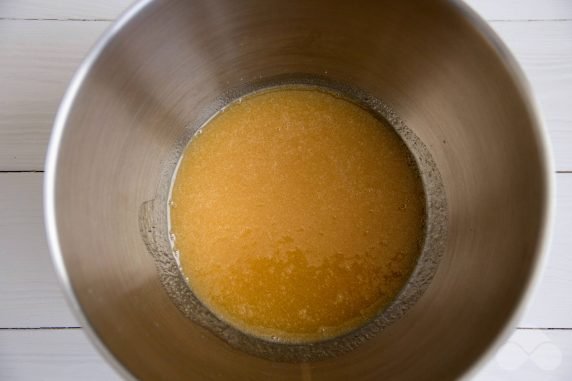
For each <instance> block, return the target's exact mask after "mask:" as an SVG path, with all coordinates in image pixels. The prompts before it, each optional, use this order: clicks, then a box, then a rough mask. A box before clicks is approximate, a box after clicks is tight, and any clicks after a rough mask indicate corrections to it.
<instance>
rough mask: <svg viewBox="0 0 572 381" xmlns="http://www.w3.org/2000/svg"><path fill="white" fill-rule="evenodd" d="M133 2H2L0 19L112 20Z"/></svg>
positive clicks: (111, 0)
mask: <svg viewBox="0 0 572 381" xmlns="http://www.w3.org/2000/svg"><path fill="white" fill-rule="evenodd" d="M132 2H133V0H97V1H93V0H88V1H78V0H58V1H46V0H2V2H1V3H0V18H11V19H25V20H37V19H57V20H70V19H75V20H114V19H115V18H116V17H117V16H119V15H120V14H121V12H123V10H125V9H126V8H127V7H128V6H129V5H130V4H131V3H132Z"/></svg>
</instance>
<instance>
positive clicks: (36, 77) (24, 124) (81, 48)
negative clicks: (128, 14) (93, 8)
mask: <svg viewBox="0 0 572 381" xmlns="http://www.w3.org/2000/svg"><path fill="white" fill-rule="evenodd" d="M108 24H109V23H103V22H79V21H68V22H61V21H34V22H31V21H0V84H1V86H0V170H41V169H43V162H44V156H45V149H46V145H47V141H48V137H49V133H50V131H51V127H52V123H53V119H54V116H55V112H56V110H57V108H58V104H59V102H60V100H61V98H62V96H63V94H64V91H65V89H66V86H67V83H68V82H69V81H70V79H71V77H72V75H73V73H74V71H75V69H76V68H77V66H78V65H79V63H80V62H81V59H82V58H83V56H84V55H85V54H86V53H87V51H88V50H89V48H90V47H91V45H92V44H93V43H94V42H95V40H96V38H97V37H98V36H99V35H100V34H101V32H103V30H104V29H105V28H106V27H107V25H108Z"/></svg>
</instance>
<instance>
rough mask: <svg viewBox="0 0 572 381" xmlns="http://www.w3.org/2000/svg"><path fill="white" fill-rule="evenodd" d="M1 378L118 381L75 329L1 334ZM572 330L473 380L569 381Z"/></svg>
mask: <svg viewBox="0 0 572 381" xmlns="http://www.w3.org/2000/svg"><path fill="white" fill-rule="evenodd" d="M0 343H1V344H0V379H3V380H44V381H49V380H54V381H56V380H57V381H76V380H86V381H89V380H94V381H99V380H120V377H119V376H118V375H117V374H116V373H115V371H114V370H113V369H112V368H111V367H110V365H108V364H107V363H106V362H105V361H104V360H103V358H101V356H100V355H99V354H98V353H97V352H96V351H95V349H94V348H93V346H92V345H91V343H89V341H88V340H87V338H86V337H85V336H84V334H83V332H82V331H81V330H79V329H77V330H23V331H22V330H3V331H0ZM570 374H572V331H569V330H565V331H562V330H549V331H544V330H518V331H516V332H515V333H514V334H513V335H512V336H511V337H510V338H509V339H508V340H507V342H506V343H505V344H504V345H503V346H501V348H500V350H499V351H498V352H497V353H496V354H494V355H493V356H492V357H491V359H490V360H489V361H488V362H487V363H486V364H484V366H483V368H482V369H480V370H479V371H478V372H477V373H476V374H475V376H474V377H473V378H472V381H537V380H568V379H569V376H570Z"/></svg>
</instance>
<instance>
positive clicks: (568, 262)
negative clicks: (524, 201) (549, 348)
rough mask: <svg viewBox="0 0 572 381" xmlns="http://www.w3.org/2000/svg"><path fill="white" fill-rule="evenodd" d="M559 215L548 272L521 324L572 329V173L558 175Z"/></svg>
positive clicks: (543, 277)
mask: <svg viewBox="0 0 572 381" xmlns="http://www.w3.org/2000/svg"><path fill="white" fill-rule="evenodd" d="M556 180H557V181H556V185H557V192H556V193H557V195H556V216H555V220H554V231H553V233H552V245H551V249H550V252H549V255H548V260H547V262H546V267H545V269H544V274H543V276H542V279H541V281H540V283H539V284H538V288H537V289H536V290H535V295H534V297H533V299H532V300H531V302H530V304H529V306H528V308H527V311H526V312H525V314H524V316H523V319H522V320H521V322H520V324H519V326H520V327H530V328H536V327H539V328H551V327H556V328H572V298H570V290H572V276H571V274H572V255H570V254H571V250H572V234H570V232H572V174H570V173H565V174H558V175H557V176H556Z"/></svg>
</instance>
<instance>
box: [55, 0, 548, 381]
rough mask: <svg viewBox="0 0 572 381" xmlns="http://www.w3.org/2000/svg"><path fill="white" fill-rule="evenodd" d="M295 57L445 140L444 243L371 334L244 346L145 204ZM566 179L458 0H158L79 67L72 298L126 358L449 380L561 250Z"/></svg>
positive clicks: (59, 154)
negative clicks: (184, 309) (217, 120)
mask: <svg viewBox="0 0 572 381" xmlns="http://www.w3.org/2000/svg"><path fill="white" fill-rule="evenodd" d="M292 73H298V74H306V75H316V76H321V77H325V78H329V79H332V80H335V81H338V82H340V83H346V84H349V85H351V86H356V87H358V88H360V89H362V90H363V91H365V92H367V93H369V94H371V95H372V96H373V97H376V98H379V99H381V100H383V101H385V102H386V103H387V104H389V105H390V106H391V107H392V109H393V110H394V111H395V112H396V113H397V114H398V115H399V116H400V117H401V119H402V120H403V121H404V122H405V123H406V124H407V126H408V127H409V128H410V129H411V130H413V131H414V133H415V134H416V135H417V136H418V137H419V138H420V139H421V140H422V141H423V142H424V143H425V145H426V147H427V148H428V150H429V151H430V153H431V155H432V156H433V158H434V160H435V162H436V164H437V167H438V169H439V171H440V173H441V176H442V179H443V185H444V188H445V195H446V199H447V204H448V209H447V213H448V222H447V246H446V251H445V253H444V255H443V258H442V260H441V263H440V265H439V267H438V270H437V273H436V275H435V277H434V279H433V281H432V283H431V285H430V286H429V288H428V289H427V291H426V292H425V293H424V294H423V296H422V297H421V298H420V299H419V300H418V301H417V303H416V304H415V305H414V306H413V307H412V308H411V309H410V310H408V311H407V313H406V314H405V315H404V316H403V317H402V318H401V319H399V320H398V321H397V322H395V323H393V324H392V325H391V326H389V327H388V328H386V329H384V330H383V331H381V332H380V333H379V334H377V335H376V336H375V337H374V338H372V339H371V340H368V341H367V342H365V343H364V344H362V345H361V346H359V347H358V348H357V349H355V350H353V351H350V352H348V353H345V354H342V355H340V356H337V357H333V358H329V359H326V360H323V361H314V362H305V363H299V362H279V361H270V360H268V359H264V358H261V357H257V356H252V355H249V354H247V353H246V352H244V351H241V350H238V349H236V348H235V347H234V346H230V345H228V344H227V343H226V342H224V341H223V340H221V339H219V338H218V337H217V336H215V335H213V334H211V333H210V331H208V330H206V329H204V328H202V327H201V326H199V325H197V324H195V323H193V321H192V320H189V319H187V318H185V316H183V314H182V313H181V312H180V310H179V309H177V308H176V306H175V305H174V304H173V303H172V302H171V299H170V298H169V297H168V295H167V293H166V292H165V289H164V288H163V286H162V284H161V282H160V279H159V275H158V271H157V268H156V264H155V262H154V260H153V258H152V256H151V255H149V253H148V252H147V248H146V246H145V243H144V240H143V238H142V235H141V232H140V225H139V222H138V218H139V213H140V208H141V205H143V204H144V203H145V202H147V201H149V200H154V199H156V198H157V197H159V196H160V195H159V193H161V192H162V188H161V186H160V185H159V184H161V182H162V181H163V180H162V179H164V178H165V177H168V175H169V173H168V171H169V170H168V169H166V168H172V163H173V160H174V158H173V155H174V152H177V149H180V145H181V142H182V141H184V140H185V139H186V138H188V136H189V134H190V133H191V132H192V131H193V130H194V129H195V128H196V127H198V126H199V125H200V123H201V122H202V121H204V120H205V119H206V118H207V117H208V116H209V115H210V113H212V111H213V109H214V107H216V105H217V104H218V103H220V100H219V97H220V95H221V94H225V93H227V92H228V91H229V90H230V89H238V88H240V87H241V86H244V85H245V84H249V83H253V82H256V81H260V80H265V79H268V78H273V77H276V76H281V75H288V74H292ZM217 102H218V103H217ZM175 159H176V158H175ZM552 189H553V185H552V177H551V165H550V160H549V154H548V149H547V143H546V136H545V132H544V130H543V129H542V126H541V123H540V121H539V118H538V114H537V110H536V109H535V106H534V104H533V101H532V99H531V96H530V93H529V90H528V88H527V86H526V84H525V81H524V80H523V77H522V75H521V73H520V70H519V69H518V67H517V65H516V64H515V62H514V60H513V59H512V58H511V56H510V55H509V54H508V53H507V51H506V48H504V46H503V45H502V43H500V41H499V39H498V38H497V37H496V36H495V35H494V33H493V32H492V31H491V30H490V28H489V27H487V25H486V24H485V23H484V22H482V21H481V20H480V19H479V18H478V17H477V16H476V15H475V14H474V13H473V12H472V11H470V10H469V9H468V8H467V7H466V6H464V5H463V4H460V3H458V2H455V1H414V2H413V1H368V2H366V1H364V2H357V3H356V2H345V1H326V0H315V1H304V0H292V1H257V0H242V1H234V0H217V1H212V0H188V1H183V0H181V1H160V0H156V1H154V0H149V1H142V2H140V3H138V4H137V5H135V6H134V7H132V8H131V9H130V10H129V11H128V12H127V13H125V14H124V15H123V16H122V17H121V18H120V19H119V20H118V21H117V22H116V23H115V24H114V25H113V26H112V27H111V28H110V29H109V30H108V31H107V33H106V34H105V35H104V36H103V37H102V38H101V39H100V41H99V42H98V44H97V45H96V46H95V47H94V49H93V50H92V52H91V53H90V54H89V56H88V57H87V59H86V60H85V61H84V63H83V64H82V65H81V67H80V69H79V71H78V73H77V75H76V76H75V78H74V79H73V81H72V83H71V85H70V87H69V90H68V92H67V94H66V96H65V98H64V100H63V102H62V105H61V108H60V111H59V114H58V116H57V119H56V122H55V128H54V132H53V136H52V141H51V144H50V148H49V153H48V158H47V170H46V182H45V205H46V223H47V231H48V237H49V242H50V246H51V251H52V253H53V258H54V261H55V264H56V268H57V271H58V272H59V275H60V277H61V279H62V281H63V283H64V287H65V290H66V292H67V293H68V295H69V297H70V298H69V299H70V300H71V305H72V306H73V309H74V310H75V312H76V313H77V316H78V317H79V318H80V320H81V322H82V325H83V326H84V327H85V328H86V331H87V332H88V333H89V335H90V336H91V338H92V339H93V340H94V342H96V343H97V344H98V346H99V347H100V349H101V350H102V352H103V353H104V354H105V355H106V357H107V358H108V359H109V360H110V361H111V362H112V363H114V364H115V366H116V368H117V369H118V370H119V371H120V372H121V373H122V374H123V375H124V376H126V377H128V378H129V377H135V378H138V379H143V380H158V379H164V380H188V379H211V380H220V379H233V380H237V379H249V380H252V379H303V380H346V379H355V380H380V379H381V380H449V379H455V378H458V377H461V376H463V375H467V374H470V373H471V372H470V370H471V369H475V367H476V366H475V365H476V364H477V363H478V362H479V360H481V361H482V359H483V357H486V356H484V354H485V353H487V351H490V350H491V348H493V347H494V343H495V342H497V341H498V340H499V338H500V337H502V336H503V333H506V332H507V329H508V328H509V327H511V324H512V323H514V322H515V317H516V316H517V315H518V312H519V311H520V310H521V306H522V304H523V301H524V300H525V299H526V298H527V295H528V294H529V290H530V288H531V285H532V284H533V283H534V280H535V279H536V278H537V277H538V269H539V268H540V265H539V262H540V259H541V256H542V253H543V252H544V251H545V250H546V242H547V231H548V230H549V229H548V228H549V226H548V225H549V221H550V218H549V217H550V210H551V202H552V200H553V196H552Z"/></svg>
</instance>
